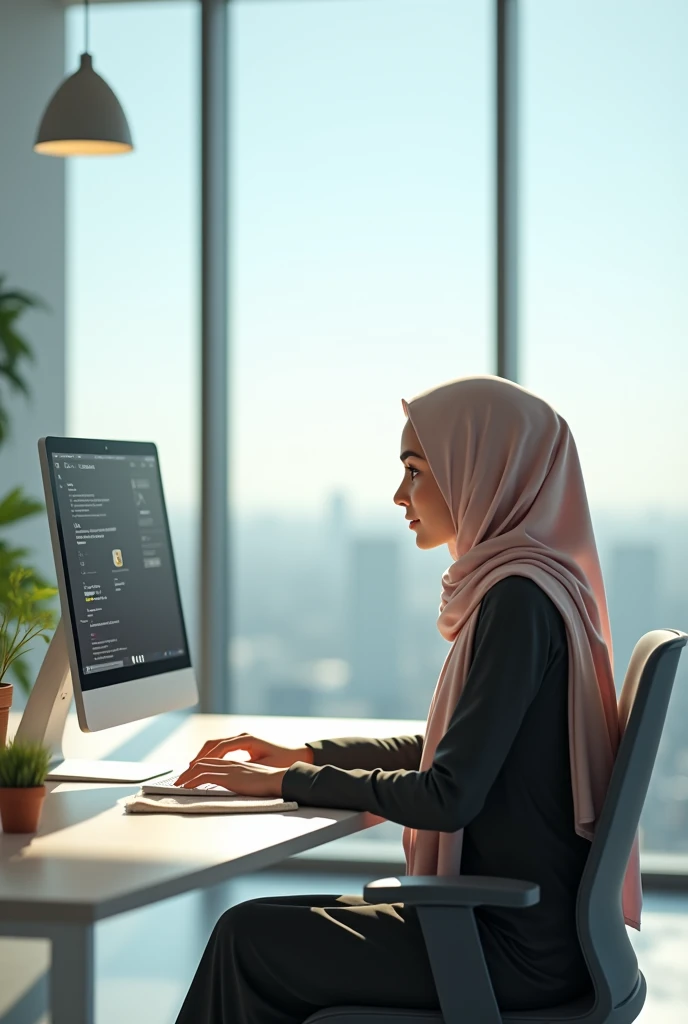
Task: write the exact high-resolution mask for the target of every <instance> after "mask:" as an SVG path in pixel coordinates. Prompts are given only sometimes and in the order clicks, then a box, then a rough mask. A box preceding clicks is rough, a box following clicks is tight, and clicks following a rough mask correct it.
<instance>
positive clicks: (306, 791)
mask: <svg viewBox="0 0 688 1024" xmlns="http://www.w3.org/2000/svg"><path fill="white" fill-rule="evenodd" d="M557 615H558V613H557V611H556V609H555V608H554V606H553V605H552V604H551V602H550V601H549V598H547V597H546V595H545V594H544V593H543V592H542V591H541V590H540V589H539V587H537V585H536V584H535V583H533V582H532V581H531V580H527V579H525V578H523V577H518V576H510V577H507V578H506V579H505V580H502V581H500V582H499V583H497V584H495V586H494V587H492V588H491V589H490V590H489V591H488V593H487V594H486V595H485V598H484V599H483V602H482V605H481V609H480V613H479V619H478V625H477V628H476V633H475V640H474V645H473V657H472V660H471V666H470V669H469V672H468V676H467V679H466V684H465V687H464V691H463V694H462V696H461V699H460V700H459V702H458V704H457V706H456V709H455V711H454V714H453V716H452V719H451V722H450V724H449V727H448V729H447V731H446V733H445V735H444V736H443V738H442V739H441V740H440V743H439V744H438V746H437V750H436V751H435V757H434V760H433V763H432V765H431V767H430V768H429V769H428V770H427V771H422V772H421V771H418V770H407V769H401V770H396V771H385V770H383V769H381V768H380V767H375V768H373V769H372V770H363V769H360V768H358V769H354V770H349V771H345V770H342V769H341V768H336V767H332V766H330V765H325V766H322V767H318V766H316V765H310V764H304V763H302V762H296V764H294V765H292V767H291V768H289V769H288V770H287V772H286V773H285V776H284V779H283V782H282V795H283V796H284V798H285V799H286V800H297V801H298V802H299V803H300V804H310V805H314V806H318V807H343V808H352V809H357V810H364V811H372V812H373V813H374V814H378V815H381V816H382V817H384V818H387V819H389V820H390V821H396V822H398V823H399V824H401V825H408V826H410V827H411V828H420V829H431V830H437V831H440V832H455V831H457V830H458V829H460V828H463V827H464V826H465V825H467V824H468V823H469V822H470V821H472V819H473V818H474V817H475V816H476V815H477V814H478V812H479V811H480V810H481V808H482V806H483V803H484V801H485V798H486V796H487V794H488V792H489V790H490V787H491V786H492V783H493V782H494V780H495V778H496V777H497V774H498V772H499V771H500V769H501V767H502V765H503V764H504V761H505V759H506V757H507V754H508V753H509V749H510V747H511V744H512V743H513V741H514V739H515V737H516V734H517V732H518V730H519V727H520V725H521V722H522V720H523V717H524V715H525V714H526V712H527V710H528V707H529V706H530V703H531V701H532V700H533V698H534V696H535V694H536V693H537V691H538V688H539V686H540V683H541V681H542V679H543V676H544V674H545V669H546V667H547V663H548V659H549V656H550V642H551V638H552V635H553V630H554V629H556V625H557V623H556V618H557Z"/></svg>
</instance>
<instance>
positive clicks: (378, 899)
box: [363, 875, 540, 907]
mask: <svg viewBox="0 0 688 1024" xmlns="http://www.w3.org/2000/svg"><path fill="white" fill-rule="evenodd" d="M363 898H364V899H365V900H366V902H367V903H407V904H409V905H410V906H416V907H430V906H434V907H478V906H486V907H532V906H533V904H535V903H539V902H540V886H539V885H536V884H535V883H534V882H522V881H519V880H518V879H516V878H494V877H492V876H490V875H459V876H457V877H455V878H447V877H444V876H438V875H404V876H403V877H402V878H378V879H377V880H376V881H375V882H368V884H367V885H366V886H365V888H364V889H363Z"/></svg>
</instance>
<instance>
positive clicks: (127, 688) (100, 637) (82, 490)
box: [17, 437, 198, 782]
mask: <svg viewBox="0 0 688 1024" xmlns="http://www.w3.org/2000/svg"><path fill="white" fill-rule="evenodd" d="M38 449H39V455H40V463H41V472H42V476H43V487H44V490H45V499H46V507H47V512H48V522H49V525H50V536H51V540H52V547H53V555H54V558H55V569H56V572H57V580H58V587H59V594H60V606H61V611H62V617H61V620H60V622H59V625H58V627H57V629H56V631H55V634H54V635H53V638H52V640H51V642H50V645H49V647H48V650H47V653H46V656H45V659H44V662H43V665H42V666H41V669H40V672H39V674H38V678H37V679H36V683H35V685H34V688H33V690H32V692H31V694H30V696H29V699H28V702H27V705H26V709H25V711H24V715H23V717H22V720H21V723H20V725H19V729H18V731H17V738H18V739H24V740H37V741H40V742H42V743H45V744H46V745H47V746H49V747H50V749H51V751H52V761H51V770H50V774H49V776H48V778H49V779H62V780H68V779H69V780H84V781H86V780H89V781H91V780H98V781H107V782H142V781H144V780H145V779H150V778H154V777H156V776H158V775H163V774H166V773H167V772H169V771H170V766H169V765H162V766H160V765H159V766H156V765H150V764H145V763H140V764H136V763H129V762H115V761H110V762H108V761H90V762H80V761H65V760H64V758H63V756H62V734H63V731H64V726H65V722H66V717H67V712H68V710H69V706H70V703H71V696H72V693H73V695H74V699H75V703H76V710H77V715H78V720H79V726H80V727H81V729H82V731H84V732H91V731H96V730H100V729H107V728H110V727H112V726H115V725H123V724H125V723H126V722H133V721H136V720H138V719H141V718H147V717H149V716H152V715H157V714H160V713H161V712H163V711H174V710H177V709H181V708H185V707H189V706H190V705H193V704H196V703H197V701H198V691H197V688H196V680H195V678H194V673H193V669H192V667H191V660H190V656H189V645H188V640H187V636H186V629H185V626H184V617H183V614H182V606H181V600H180V596H179V585H178V582H177V574H176V570H175V564H174V555H173V552H172V542H171V538H170V530H169V524H168V520H167V510H166V507H165V497H164V493H163V488H162V479H161V475H160V467H159V463H158V452H157V448H156V446H155V445H154V444H152V443H148V442H133V441H101V440H87V439H85V438H66V437H44V438H41V440H40V441H39V443H38Z"/></svg>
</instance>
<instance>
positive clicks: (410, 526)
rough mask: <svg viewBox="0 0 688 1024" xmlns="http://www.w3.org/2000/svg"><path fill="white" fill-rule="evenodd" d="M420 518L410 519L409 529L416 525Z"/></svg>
mask: <svg viewBox="0 0 688 1024" xmlns="http://www.w3.org/2000/svg"><path fill="white" fill-rule="evenodd" d="M419 522H420V519H412V520H411V522H410V523H409V530H412V529H413V527H414V526H418V523H419Z"/></svg>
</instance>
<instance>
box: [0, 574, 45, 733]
mask: <svg viewBox="0 0 688 1024" xmlns="http://www.w3.org/2000/svg"><path fill="white" fill-rule="evenodd" d="M54 594H55V589H54V588H53V587H43V586H38V585H37V583H36V577H35V573H34V572H33V570H32V569H22V568H18V569H13V570H12V572H11V573H10V575H9V579H8V581H7V589H6V592H5V599H4V601H3V603H2V604H1V605H0V749H2V747H4V745H5V740H6V739H7V723H8V720H9V710H10V705H11V703H12V686H11V684H9V682H8V680H7V673H8V672H9V670H10V668H11V667H12V665H13V664H14V663H15V662H16V660H17V659H18V658H21V657H22V655H24V654H26V652H27V651H28V650H30V644H31V643H32V641H34V640H36V639H38V638H39V637H40V638H41V639H43V640H44V641H45V643H48V633H49V632H50V630H52V629H54V628H55V615H54V612H52V611H50V610H48V609H46V608H44V607H43V603H44V602H45V601H46V600H47V599H48V598H50V597H53V596H54Z"/></svg>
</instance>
